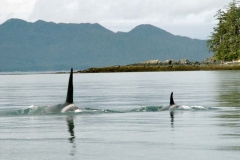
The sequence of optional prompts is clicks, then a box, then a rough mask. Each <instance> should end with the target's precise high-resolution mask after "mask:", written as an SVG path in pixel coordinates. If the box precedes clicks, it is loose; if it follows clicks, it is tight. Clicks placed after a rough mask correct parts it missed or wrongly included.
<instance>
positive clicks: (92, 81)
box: [0, 71, 240, 160]
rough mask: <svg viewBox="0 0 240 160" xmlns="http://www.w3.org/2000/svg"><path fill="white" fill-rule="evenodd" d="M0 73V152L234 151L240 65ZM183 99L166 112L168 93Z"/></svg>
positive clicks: (75, 155)
mask: <svg viewBox="0 0 240 160" xmlns="http://www.w3.org/2000/svg"><path fill="white" fill-rule="evenodd" d="M68 77H69V75H68V74H30V75H0V120H1V123H0V159H1V160H2V159H3V160H4V159H7V160H13V159H31V160H32V159H34V160H45V159H62V160H66V159H84V160H110V159H111V160H127V159H129V160H146V159H149V160H159V159H167V160H171V159H184V160H192V159H195V160H198V159H199V160H203V159H211V160H219V159H239V155H240V71H208V72H205V71H197V72H155V73H108V74H74V102H75V104H76V105H77V106H79V107H80V108H82V110H83V112H81V113H66V114H43V113H42V112H41V108H42V107H44V106H48V105H52V104H58V103H61V102H64V101H65V98H66V90H67V83H68ZM172 91H173V92H174V100H175V102H176V103H177V104H179V105H182V107H181V108H180V110H178V111H175V115H174V120H173V121H172V120H171V118H170V114H169V111H160V109H161V108H162V107H165V106H168V104H169V96H170V93H171V92H172Z"/></svg>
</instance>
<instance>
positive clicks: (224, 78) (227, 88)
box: [216, 71, 240, 107]
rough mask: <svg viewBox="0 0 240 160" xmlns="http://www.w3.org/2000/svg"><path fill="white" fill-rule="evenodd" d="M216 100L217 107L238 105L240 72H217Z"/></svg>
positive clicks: (239, 104) (239, 105) (239, 100)
mask: <svg viewBox="0 0 240 160" xmlns="http://www.w3.org/2000/svg"><path fill="white" fill-rule="evenodd" d="M217 76H218V80H219V81H218V83H217V85H216V86H217V88H216V92H217V95H218V96H217V98H216V100H217V102H218V103H219V107H240V72H237V71H232V72H231V71H228V72H226V71H225V72H217Z"/></svg>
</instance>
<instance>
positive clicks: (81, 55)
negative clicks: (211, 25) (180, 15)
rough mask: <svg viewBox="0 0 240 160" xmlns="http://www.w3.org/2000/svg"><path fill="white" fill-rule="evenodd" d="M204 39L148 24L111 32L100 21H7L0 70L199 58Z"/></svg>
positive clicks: (1, 33) (0, 35)
mask: <svg viewBox="0 0 240 160" xmlns="http://www.w3.org/2000/svg"><path fill="white" fill-rule="evenodd" d="M210 56H211V54H210V53H209V52H208V51H207V48H206V41H205V40H197V39H191V38H187V37H182V36H175V35H172V34H171V33H168V32H166V31H164V30H162V29H160V28H157V27H154V26H152V25H139V26H137V27H135V28H134V29H133V30H131V31H130V32H117V33H114V32H112V31H110V30H108V29H106V28H104V27H102V26H101V25H99V24H88V23H86V24H64V23H59V24H56V23H52V22H44V21H41V20H39V21H37V22H35V23H29V22H26V21H23V20H20V19H10V20H8V21H6V22H5V23H3V24H2V25H0V71H45V70H69V68H70V67H73V68H74V69H85V68H89V67H102V66H109V65H126V64H132V63H137V62H142V61H146V60H151V59H160V60H165V59H184V58H188V59H189V60H197V61H201V60H203V59H205V58H207V57H210Z"/></svg>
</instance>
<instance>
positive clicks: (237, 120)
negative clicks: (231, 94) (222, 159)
mask: <svg viewBox="0 0 240 160" xmlns="http://www.w3.org/2000/svg"><path fill="white" fill-rule="evenodd" d="M216 117H217V118H219V119H220V123H219V124H217V125H218V126H220V127H222V128H223V130H222V132H220V133H218V134H219V137H221V138H224V139H226V141H228V145H225V146H222V147H220V148H219V150H225V151H240V146H239V140H240V134H239V131H240V110H239V109H238V108H235V109H232V108H231V109H229V110H227V111H226V110H224V111H222V112H221V114H220V115H217V116H216ZM229 142H230V143H229Z"/></svg>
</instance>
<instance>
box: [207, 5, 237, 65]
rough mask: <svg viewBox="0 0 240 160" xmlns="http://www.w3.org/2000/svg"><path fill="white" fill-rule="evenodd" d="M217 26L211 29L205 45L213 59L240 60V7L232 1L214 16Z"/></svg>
mask: <svg viewBox="0 0 240 160" xmlns="http://www.w3.org/2000/svg"><path fill="white" fill-rule="evenodd" d="M215 17H216V19H217V21H218V24H217V26H216V27H215V28H213V32H212V34H211V36H210V39H209V40H208V41H207V45H208V48H209V50H210V51H212V52H213V53H214V59H216V60H222V61H232V60H238V59H240V6H239V1H236V0H233V1H232V2H230V3H229V4H228V5H227V6H225V7H224V9H219V10H218V11H217V14H216V16H215Z"/></svg>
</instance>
